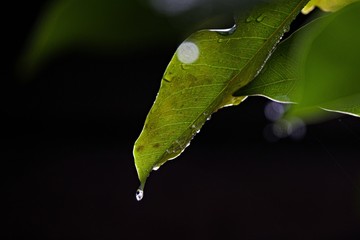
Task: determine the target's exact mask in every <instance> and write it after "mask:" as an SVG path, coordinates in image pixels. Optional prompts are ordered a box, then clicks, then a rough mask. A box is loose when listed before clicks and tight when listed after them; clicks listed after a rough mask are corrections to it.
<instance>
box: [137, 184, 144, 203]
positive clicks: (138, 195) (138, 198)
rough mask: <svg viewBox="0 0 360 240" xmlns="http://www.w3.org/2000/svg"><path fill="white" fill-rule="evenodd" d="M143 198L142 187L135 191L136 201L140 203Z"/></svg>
mask: <svg viewBox="0 0 360 240" xmlns="http://www.w3.org/2000/svg"><path fill="white" fill-rule="evenodd" d="M143 197H144V190H143V189H142V187H141V186H140V187H139V188H138V189H137V190H136V200H138V201H141V199H143Z"/></svg>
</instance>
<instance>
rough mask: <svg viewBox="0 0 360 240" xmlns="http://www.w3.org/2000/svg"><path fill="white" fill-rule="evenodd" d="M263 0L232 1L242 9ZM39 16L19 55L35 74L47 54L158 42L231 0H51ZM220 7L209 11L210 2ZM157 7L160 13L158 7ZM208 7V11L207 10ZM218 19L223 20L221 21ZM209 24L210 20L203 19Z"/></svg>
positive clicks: (129, 48) (190, 26)
mask: <svg viewBox="0 0 360 240" xmlns="http://www.w3.org/2000/svg"><path fill="white" fill-rule="evenodd" d="M259 1H262V0H252V1H251V0H243V1H237V4H231V6H233V7H234V8H232V9H231V11H233V10H234V9H243V8H244V7H245V8H247V7H249V6H251V5H253V4H256V3H258V2H259ZM49 2H50V4H48V5H47V6H46V8H45V9H44V11H43V13H42V15H41V16H40V17H39V19H38V24H37V25H36V26H35V29H34V31H33V33H32V34H31V36H30V39H29V42H28V44H27V46H26V49H25V52H24V54H23V56H22V57H21V60H20V64H19V65H20V71H21V72H22V73H23V74H24V76H26V75H30V76H31V74H34V73H35V72H36V71H37V70H38V69H39V68H40V67H41V65H42V64H43V63H45V62H47V61H48V60H49V58H51V57H53V56H56V55H58V54H60V53H63V52H67V51H72V50H77V51H79V50H80V51H87V52H96V53H97V52H100V53H112V54H113V53H118V52H124V51H128V52H129V51H134V50H143V49H146V48H152V47H159V46H162V45H163V44H166V43H168V42H174V41H177V40H178V39H179V38H182V37H183V35H184V34H185V33H187V32H189V31H190V32H192V31H194V29H195V28H196V27H195V26H196V25H198V24H199V23H202V24H201V25H204V23H203V22H204V19H206V21H209V22H212V20H214V19H220V20H222V19H223V18H222V17H221V16H218V15H221V14H225V13H226V11H228V10H229V6H227V4H229V3H230V2H231V3H232V2H233V1H232V0H222V1H220V0H211V1H207V2H206V4H204V2H203V1H202V0H192V1H176V0H148V1H143V0H131V1H126V0H102V1H99V0H52V1H49ZM209 7H210V8H214V9H217V8H216V7H219V8H221V9H222V10H219V11H208V8H209ZM155 9H157V10H159V11H160V12H161V13H159V12H157V11H156V10H155ZM205 10H206V11H205ZM217 22H219V21H217ZM205 25H206V24H205Z"/></svg>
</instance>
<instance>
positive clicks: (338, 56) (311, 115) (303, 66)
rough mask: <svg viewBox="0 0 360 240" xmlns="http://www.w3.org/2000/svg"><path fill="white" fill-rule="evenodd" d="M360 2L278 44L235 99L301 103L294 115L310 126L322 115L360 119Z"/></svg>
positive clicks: (291, 113)
mask: <svg viewBox="0 0 360 240" xmlns="http://www.w3.org/2000/svg"><path fill="white" fill-rule="evenodd" d="M359 12H360V3H355V4H352V5H349V6H347V7H345V8H343V9H342V10H340V11H339V12H336V13H333V14H330V15H329V16H327V17H323V18H320V19H318V20H315V21H314V22H312V23H310V24H308V25H307V26H305V27H303V28H302V29H300V30H299V31H297V32H296V33H295V34H293V35H292V36H291V37H290V38H289V39H287V40H286V41H284V42H282V43H281V44H279V46H278V47H277V50H276V51H275V52H274V54H273V55H272V57H271V59H270V60H269V61H268V63H267V64H266V66H265V67H264V70H263V71H262V72H261V73H260V74H259V76H258V77H257V78H256V79H254V81H252V82H251V83H250V84H249V85H247V86H245V87H244V88H242V89H240V90H239V91H237V93H236V94H235V96H242V95H244V96H247V95H263V96H266V97H268V98H271V99H274V100H276V101H281V102H297V103H298V104H296V105H294V106H293V107H292V110H291V112H290V113H289V114H290V115H300V116H304V117H305V118H307V120H309V121H313V120H315V121H318V120H317V119H318V118H320V119H319V120H321V119H322V117H323V116H322V115H324V114H325V112H324V111H316V110H315V109H316V107H319V106H320V107H322V108H324V109H327V110H329V111H334V112H341V113H345V114H350V115H354V116H358V117H359V116H360V81H359V78H360V72H359V61H358V58H359V56H360V45H359V43H360V30H359V28H358V26H357V24H358V23H359V22H360V15H359Z"/></svg>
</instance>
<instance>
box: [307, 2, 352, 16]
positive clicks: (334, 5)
mask: <svg viewBox="0 0 360 240" xmlns="http://www.w3.org/2000/svg"><path fill="white" fill-rule="evenodd" d="M356 1H359V0H311V1H310V2H309V3H308V4H307V5H306V6H305V7H304V8H303V10H302V13H304V14H308V13H309V12H311V11H312V10H313V9H314V8H315V7H319V8H320V9H321V10H323V11H325V12H335V11H338V10H339V9H341V8H343V7H345V6H346V5H349V4H350V3H353V2H356Z"/></svg>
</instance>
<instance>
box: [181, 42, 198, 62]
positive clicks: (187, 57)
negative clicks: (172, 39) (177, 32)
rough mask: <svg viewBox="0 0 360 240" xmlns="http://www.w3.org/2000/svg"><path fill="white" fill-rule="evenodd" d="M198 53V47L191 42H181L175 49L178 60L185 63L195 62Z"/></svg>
mask: <svg viewBox="0 0 360 240" xmlns="http://www.w3.org/2000/svg"><path fill="white" fill-rule="evenodd" d="M199 55H200V51H199V48H198V46H197V45H196V44H195V43H193V42H183V43H182V44H181V45H180V46H179V47H178V49H177V57H178V59H179V61H180V62H182V63H185V64H190V63H193V62H195V61H196V60H197V59H198V58H199Z"/></svg>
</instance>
